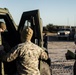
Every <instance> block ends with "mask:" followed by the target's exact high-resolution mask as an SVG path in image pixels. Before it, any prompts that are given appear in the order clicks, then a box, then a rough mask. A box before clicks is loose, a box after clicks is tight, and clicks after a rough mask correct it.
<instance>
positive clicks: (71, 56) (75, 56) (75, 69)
mask: <svg viewBox="0 0 76 75" xmlns="http://www.w3.org/2000/svg"><path fill="white" fill-rule="evenodd" d="M74 43H75V45H76V39H75V42H74ZM65 55H66V59H67V60H70V59H75V63H74V66H73V73H74V74H73V75H76V50H75V53H73V52H71V51H70V50H68V51H67V53H66V54H65Z"/></svg>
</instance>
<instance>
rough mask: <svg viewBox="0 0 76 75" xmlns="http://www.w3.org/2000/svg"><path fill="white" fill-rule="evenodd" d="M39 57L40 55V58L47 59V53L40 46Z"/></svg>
mask: <svg viewBox="0 0 76 75" xmlns="http://www.w3.org/2000/svg"><path fill="white" fill-rule="evenodd" d="M40 57H41V59H45V60H47V59H48V55H47V53H46V51H45V49H42V48H41V55H40Z"/></svg>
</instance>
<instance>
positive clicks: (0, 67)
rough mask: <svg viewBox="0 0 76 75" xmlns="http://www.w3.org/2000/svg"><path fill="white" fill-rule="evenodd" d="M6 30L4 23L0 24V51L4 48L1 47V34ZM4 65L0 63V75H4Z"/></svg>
mask: <svg viewBox="0 0 76 75" xmlns="http://www.w3.org/2000/svg"><path fill="white" fill-rule="evenodd" d="M5 30H6V25H5V23H4V22H0V50H3V49H4V46H3V45H2V37H1V33H2V32H4V31H5ZM3 71H4V64H3V62H1V61H0V75H2V74H3V75H4V72H3Z"/></svg>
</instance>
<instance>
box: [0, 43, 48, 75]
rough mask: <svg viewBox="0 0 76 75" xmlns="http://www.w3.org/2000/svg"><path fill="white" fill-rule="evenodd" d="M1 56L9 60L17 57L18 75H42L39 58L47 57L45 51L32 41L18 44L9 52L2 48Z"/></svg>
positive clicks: (4, 59)
mask: <svg viewBox="0 0 76 75" xmlns="http://www.w3.org/2000/svg"><path fill="white" fill-rule="evenodd" d="M0 57H1V58H2V60H3V61H7V62H11V61H13V60H15V59H17V73H18V75H40V72H39V69H38V63H39V61H38V59H39V58H40V57H41V58H42V59H47V57H46V53H45V51H44V50H43V49H42V48H40V47H39V46H37V45H35V44H34V43H32V42H24V43H21V44H18V45H17V46H15V47H14V48H12V50H11V51H10V52H8V53H5V52H4V51H3V50H2V52H0Z"/></svg>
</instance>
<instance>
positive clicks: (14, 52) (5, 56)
mask: <svg viewBox="0 0 76 75" xmlns="http://www.w3.org/2000/svg"><path fill="white" fill-rule="evenodd" d="M19 51H20V47H18V46H15V47H14V48H12V49H11V50H10V52H8V53H6V52H4V50H3V51H2V52H1V55H2V56H1V60H2V61H6V62H11V61H13V60H15V59H16V58H17V57H18V54H19Z"/></svg>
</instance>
